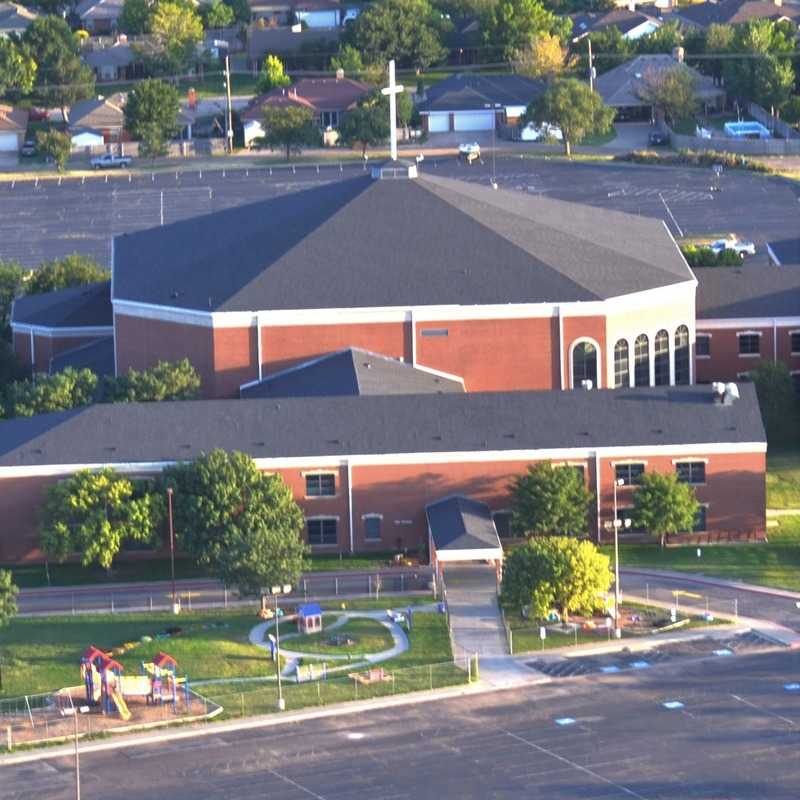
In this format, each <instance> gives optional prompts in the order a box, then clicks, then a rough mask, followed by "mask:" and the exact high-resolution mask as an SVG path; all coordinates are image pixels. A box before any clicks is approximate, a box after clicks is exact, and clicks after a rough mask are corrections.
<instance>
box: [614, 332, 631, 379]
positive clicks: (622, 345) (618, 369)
mask: <svg viewBox="0 0 800 800" xmlns="http://www.w3.org/2000/svg"><path fill="white" fill-rule="evenodd" d="M630 383H631V368H630V364H629V362H628V342H627V341H625V339H620V340H619V341H618V342H617V343H616V344H615V345H614V388H615V389H619V388H620V387H622V386H630Z"/></svg>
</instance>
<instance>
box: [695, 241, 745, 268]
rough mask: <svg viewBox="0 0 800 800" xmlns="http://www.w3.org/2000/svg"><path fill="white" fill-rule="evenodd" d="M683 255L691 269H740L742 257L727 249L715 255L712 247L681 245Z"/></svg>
mask: <svg viewBox="0 0 800 800" xmlns="http://www.w3.org/2000/svg"><path fill="white" fill-rule="evenodd" d="M681 253H683V257H684V258H685V259H686V263H687V264H688V265H689V266H690V267H740V266H741V265H742V257H741V256H740V255H739V254H738V253H737V252H736V251H735V250H729V249H727V248H725V249H723V250H720V251H719V252H718V253H715V252H714V251H713V250H712V249H711V248H710V247H703V246H702V245H696V244H686V245H681Z"/></svg>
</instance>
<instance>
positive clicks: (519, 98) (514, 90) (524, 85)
mask: <svg viewBox="0 0 800 800" xmlns="http://www.w3.org/2000/svg"><path fill="white" fill-rule="evenodd" d="M546 88H547V85H546V83H545V82H544V81H540V80H531V79H530V78H525V77H523V76H522V75H472V74H470V73H468V72H457V73H456V74H455V75H452V76H451V77H449V78H445V79H444V80H443V81H439V83H437V84H436V85H434V86H432V87H431V88H430V89H428V91H427V97H426V99H425V102H423V103H421V104H420V105H419V110H420V111H425V112H428V111H484V110H486V107H487V105H492V104H494V103H499V104H500V105H503V106H527V105H528V103H531V102H532V101H533V100H535V99H536V98H537V97H539V95H541V94H543V92H544V90H545V89H546Z"/></svg>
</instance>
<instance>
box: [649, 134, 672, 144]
mask: <svg viewBox="0 0 800 800" xmlns="http://www.w3.org/2000/svg"><path fill="white" fill-rule="evenodd" d="M647 143H648V144H650V145H653V146H654V147H661V146H663V145H667V144H669V134H668V133H662V132H661V131H652V132H651V133H650V135H649V136H648V137H647Z"/></svg>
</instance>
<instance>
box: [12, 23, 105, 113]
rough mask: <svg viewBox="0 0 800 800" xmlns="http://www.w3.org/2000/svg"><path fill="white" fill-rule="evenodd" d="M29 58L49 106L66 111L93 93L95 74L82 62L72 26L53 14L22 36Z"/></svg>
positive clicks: (38, 87)
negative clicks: (31, 59) (35, 65)
mask: <svg viewBox="0 0 800 800" xmlns="http://www.w3.org/2000/svg"><path fill="white" fill-rule="evenodd" d="M22 43H23V45H24V46H25V49H26V51H27V53H28V55H29V56H30V57H31V58H33V59H34V60H35V61H36V63H37V64H38V70H37V73H36V89H37V94H38V95H39V96H40V97H41V99H42V101H43V102H44V103H46V104H48V105H56V106H58V107H59V108H60V109H61V112H62V114H63V115H64V119H65V120H66V119H68V115H67V108H68V107H69V106H71V105H72V104H73V103H76V102H77V101H78V100H83V99H85V98H87V97H91V96H92V95H93V94H94V87H95V80H94V72H92V70H91V68H90V67H88V66H86V65H85V64H84V63H83V62H82V61H81V59H80V50H79V48H78V42H77V40H76V38H75V36H73V34H72V31H71V30H70V27H69V25H68V24H67V23H66V22H65V21H64V20H63V19H62V18H61V17H57V16H54V15H48V16H40V17H37V18H36V19H35V20H34V21H33V22H32V23H31V24H30V26H29V27H28V29H27V30H26V31H25V33H23V34H22Z"/></svg>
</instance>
